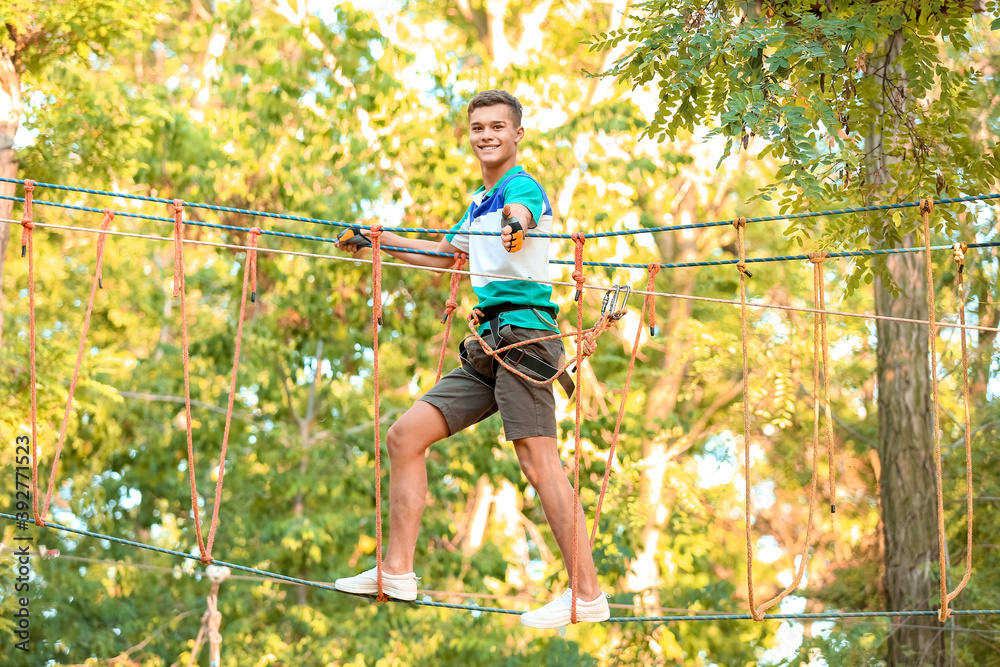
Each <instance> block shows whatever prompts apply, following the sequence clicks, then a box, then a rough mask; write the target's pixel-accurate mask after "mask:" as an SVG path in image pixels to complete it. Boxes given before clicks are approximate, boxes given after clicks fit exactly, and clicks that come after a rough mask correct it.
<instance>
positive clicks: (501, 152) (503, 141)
mask: <svg viewBox="0 0 1000 667" xmlns="http://www.w3.org/2000/svg"><path fill="white" fill-rule="evenodd" d="M523 137H524V128H523V127H514V118H513V113H512V112H511V109H510V107H508V106H507V105H506V104H496V105H494V106H491V107H479V108H478V109H475V110H473V112H472V113H471V114H469V143H471V144H472V152H473V153H475V155H476V157H477V158H478V159H479V162H480V163H481V164H482V165H483V166H485V167H491V166H500V165H503V164H504V163H505V162H508V161H510V160H512V159H514V160H516V157H517V144H518V142H520V141H521V139H522V138H523Z"/></svg>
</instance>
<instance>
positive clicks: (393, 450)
mask: <svg viewBox="0 0 1000 667" xmlns="http://www.w3.org/2000/svg"><path fill="white" fill-rule="evenodd" d="M425 440H426V437H424V434H423V433H421V430H420V429H419V428H412V427H410V426H409V425H408V424H407V422H406V420H400V421H398V422H396V423H395V424H393V425H392V426H390V427H389V432H388V433H386V436H385V447H386V449H387V450H388V451H389V458H390V459H401V458H408V457H412V456H417V455H420V456H422V455H423V454H424V452H425V451H427V448H428V447H430V445H431V444H433V443H429V442H425Z"/></svg>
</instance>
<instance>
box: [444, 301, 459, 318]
mask: <svg viewBox="0 0 1000 667" xmlns="http://www.w3.org/2000/svg"><path fill="white" fill-rule="evenodd" d="M456 308H458V302H457V301H455V300H454V299H448V300H447V301H445V302H444V312H445V316H446V317H447V316H448V315H451V314H452V313H454V312H455V309H456Z"/></svg>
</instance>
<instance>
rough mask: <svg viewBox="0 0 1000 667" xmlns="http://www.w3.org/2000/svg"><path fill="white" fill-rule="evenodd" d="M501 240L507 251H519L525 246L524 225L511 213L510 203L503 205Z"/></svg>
mask: <svg viewBox="0 0 1000 667" xmlns="http://www.w3.org/2000/svg"><path fill="white" fill-rule="evenodd" d="M500 242H501V243H503V247H504V248H505V249H506V250H507V252H517V251H518V250H520V249H521V248H523V247H524V226H523V225H522V224H521V221H520V220H518V219H517V218H515V217H514V216H512V215H511V214H510V204H507V205H506V206H504V207H503V223H502V226H501V228H500Z"/></svg>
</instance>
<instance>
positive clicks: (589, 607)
mask: <svg viewBox="0 0 1000 667" xmlns="http://www.w3.org/2000/svg"><path fill="white" fill-rule="evenodd" d="M572 596H573V589H568V590H567V591H566V592H565V593H563V594H562V595H560V596H559V597H557V598H556V599H555V600H553V601H552V602H550V603H548V604H547V605H545V606H544V607H541V608H540V609H534V610H532V611H528V612H525V613H523V614H521V625H526V626H528V627H529V628H561V627H563V626H564V625H568V624H569V622H570V616H571V615H572V611H573V610H572V607H573V597H572ZM609 618H611V610H610V609H609V608H608V594H607V593H601V594H600V595H598V596H597V599H596V600H591V601H590V602H585V601H584V600H581V599H580V598H577V599H576V620H577V621H580V622H590V623H600V622H601V621H606V620H608V619H609Z"/></svg>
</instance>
